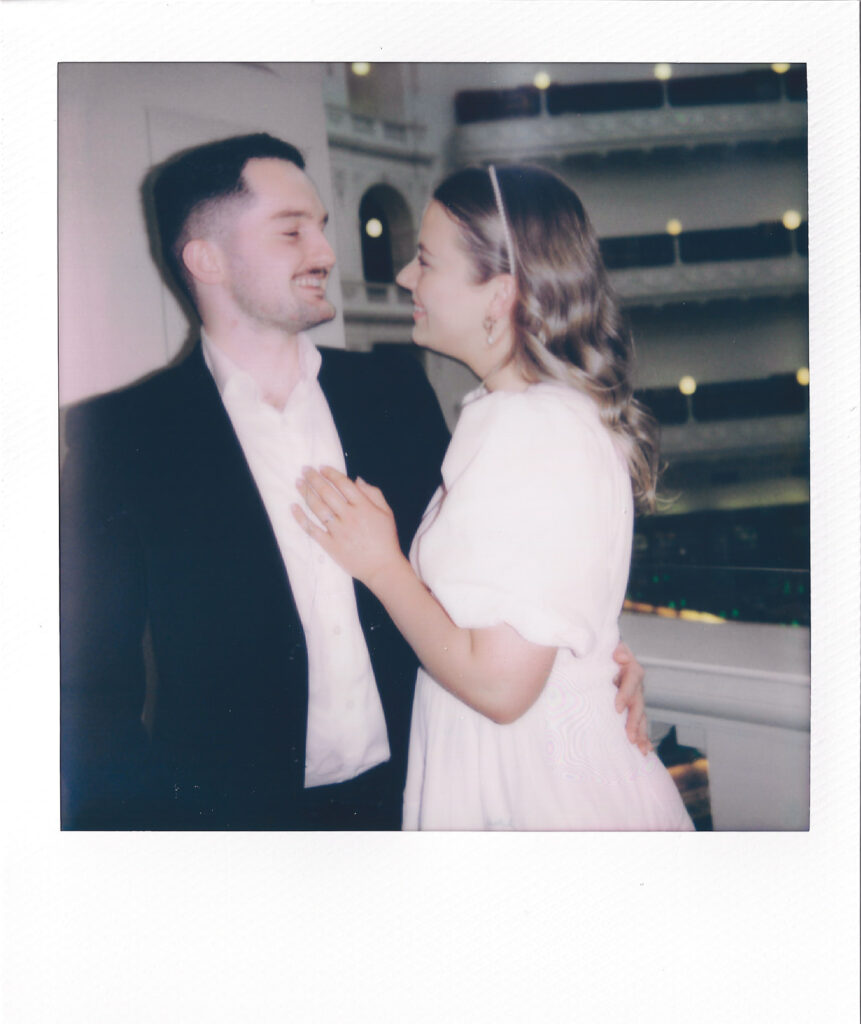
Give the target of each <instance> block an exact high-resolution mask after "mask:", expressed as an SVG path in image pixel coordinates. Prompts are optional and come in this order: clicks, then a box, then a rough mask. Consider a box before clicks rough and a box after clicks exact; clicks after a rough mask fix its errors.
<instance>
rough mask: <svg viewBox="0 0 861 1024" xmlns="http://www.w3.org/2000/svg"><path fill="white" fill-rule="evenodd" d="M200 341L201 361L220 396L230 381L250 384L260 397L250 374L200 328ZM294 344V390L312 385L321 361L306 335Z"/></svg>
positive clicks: (297, 337)
mask: <svg viewBox="0 0 861 1024" xmlns="http://www.w3.org/2000/svg"><path fill="white" fill-rule="evenodd" d="M200 341H201V347H202V349H203V360H204V362H205V363H206V366H207V369H208V370H209V372H210V373H211V374H212V379H213V380H214V381H215V386H216V387H217V388H218V393H219V394H220V395H224V389H225V388H226V387H227V385H228V384H229V383H230V382H231V381H233V380H236V381H237V383H239V382H243V381H244V382H246V383H245V386H246V387H248V384H249V383H250V385H251V388H252V389H253V393H254V394H255V395H256V396H257V397H258V398H260V397H261V396H260V389H259V387H258V386H257V383H256V381H255V380H254V378H253V377H252V376H251V374H250V373H249V372H248V371H247V370H243V369H242V368H241V367H239V366H237V365H236V363H234V362H233V360H232V359H231V358H230V356H228V355H227V354H226V353H225V352H224V351H223V349H221V348H219V347H218V345H216V344H215V342H214V341H212V339H211V338H210V337H209V336H208V335H207V333H206V331H205V330H204V329H203V328H202V327H201V329H200ZM296 343H297V346H298V349H299V380H298V381H297V383H296V389H298V388H299V387H300V386H302V385H305V386H307V385H308V384H313V383H314V381H315V380H316V379H317V376H318V374H319V373H320V364H321V363H322V361H323V357H322V356H321V355H320V352H319V351H318V349H317V346H316V345H315V344H314V343H313V341H311V339H310V338H309V337H308V335H307V334H297V335H296ZM296 389H294V391H295V390H296ZM291 397H292V396H291Z"/></svg>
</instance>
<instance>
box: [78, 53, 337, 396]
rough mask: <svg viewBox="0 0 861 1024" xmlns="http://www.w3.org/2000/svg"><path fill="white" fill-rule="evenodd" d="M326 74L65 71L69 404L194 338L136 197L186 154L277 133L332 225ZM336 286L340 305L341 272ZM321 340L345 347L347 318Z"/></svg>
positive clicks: (153, 68) (183, 67) (85, 67)
mask: <svg viewBox="0 0 861 1024" xmlns="http://www.w3.org/2000/svg"><path fill="white" fill-rule="evenodd" d="M322 72H323V66H322V65H313V64H296V65H277V66H276V67H275V68H274V69H273V68H264V67H258V66H254V65H240V64H158V63H152V64H61V65H60V69H59V266H60V294H59V302H60V312H59V321H60V401H61V403H63V404H65V403H69V402H73V401H76V400H78V399H81V398H84V397H87V396H89V395H92V394H96V393H100V392H103V391H108V390H111V389H113V388H116V387H119V386H121V385H124V384H127V383H129V382H131V381H133V380H135V379H137V378H138V377H140V376H142V375H144V374H146V373H148V372H150V371H152V370H155V369H157V368H158V367H160V366H163V365H164V364H166V363H167V362H169V361H170V359H171V358H173V356H174V355H176V353H177V352H178V351H179V349H180V348H181V346H182V344H183V341H184V340H185V338H186V336H187V334H188V324H187V322H186V320H185V318H184V317H183V315H182V313H181V311H180V309H179V306H178V305H177V303H176V302H175V300H174V299H173V297H172V296H171V294H170V293H169V292H168V290H167V289H166V288H165V287H164V285H163V284H162V282H161V280H160V278H159V276H158V273H157V271H156V269H155V266H154V265H153V262H152V260H151V258H150V254H149V248H148V241H147V237H146V233H145V229H144V222H143V216H142V207H141V201H140V194H139V189H140V185H141V182H142V180H143V177H144V175H145V173H146V171H147V169H148V168H149V167H150V166H151V165H152V164H153V163H156V162H158V161H160V160H162V159H164V158H165V157H167V156H169V155H170V154H171V153H172V152H175V151H177V150H179V149H182V148H184V147H185V146H189V145H194V144H197V143H200V142H205V141H209V140H212V139H215V138H220V137H223V136H226V135H232V134H240V133H244V132H249V131H260V130H263V131H269V132H271V133H273V134H275V135H279V136H281V137H283V138H286V139H287V140H288V141H290V142H293V143H294V144H296V145H297V146H298V147H299V149H300V150H302V152H303V154H304V155H305V158H306V160H307V165H308V172H309V174H310V176H311V177H312V179H313V180H314V182H315V183H316V185H317V187H318V188H319V190H320V193H321V195H322V197H323V201H324V203H326V205H327V206H328V207H329V209H330V211H331V212H332V214H333V216H334V209H333V206H334V204H333V203H332V199H331V194H332V189H331V182H330V172H329V159H328V143H327V140H326V128H325V118H324V114H323V100H322V88H321V77H322ZM331 231H332V237H334V232H335V227H334V225H333V227H332V228H331ZM329 287H330V294H331V296H332V298H333V301H334V302H335V304H336V306H339V305H340V283H339V278H338V276H337V271H336V274H335V276H334V277H333V279H332V281H331V283H330V286H329ZM315 336H316V340H317V341H319V342H321V343H323V344H334V345H343V344H344V330H343V321H342V319H341V317H340V316H339V317H338V318H337V319H336V320H335V321H334V322H333V323H331V324H327V325H325V326H323V327H321V328H318V329H316V330H315Z"/></svg>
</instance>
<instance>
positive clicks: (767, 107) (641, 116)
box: [455, 101, 807, 163]
mask: <svg viewBox="0 0 861 1024" xmlns="http://www.w3.org/2000/svg"><path fill="white" fill-rule="evenodd" d="M806 134H807V106H806V104H803V103H792V102H789V101H783V102H779V103H750V104H742V105H735V104H733V105H724V106H708V107H705V106H704V107H684V108H673V107H669V106H664V107H661V108H659V109H657V110H635V111H615V112H613V113H596V114H592V113H589V114H565V115H560V116H550V115H548V114H547V113H546V112H544V111H542V112H541V114H540V115H539V116H536V117H528V118H512V119H505V120H499V121H487V122H480V123H476V124H465V125H460V126H459V127H458V128H457V131H456V136H455V145H456V152H457V159H458V162H462V163H480V162H483V161H485V162H490V161H494V160H499V161H508V162H513V163H516V162H518V161H527V162H528V161H532V160H541V161H546V160H550V161H552V160H564V159H565V158H567V157H570V156H573V155H581V154H583V155H585V154H597V155H605V154H607V153H611V152H614V151H619V150H629V149H634V150H645V151H648V150H654V149H661V148H666V147H678V146H682V147H686V148H693V147H696V146H703V145H712V144H719V143H732V144H735V143H740V142H754V141H761V142H775V143H777V142H782V141H783V140H785V139H798V138H804V137H805V136H806Z"/></svg>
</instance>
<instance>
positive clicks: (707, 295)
mask: <svg viewBox="0 0 861 1024" xmlns="http://www.w3.org/2000/svg"><path fill="white" fill-rule="evenodd" d="M610 280H611V281H612V282H613V287H614V289H615V290H616V294H617V295H618V296H619V299H620V300H621V302H622V304H623V305H630V304H633V303H636V304H637V305H663V304H665V303H668V302H679V301H681V300H688V299H693V300H699V301H705V300H712V299H725V298H755V297H758V296H763V295H798V294H803V293H804V292H806V291H807V260H806V259H805V258H804V257H802V256H799V255H798V254H793V255H791V256H784V257H779V258H770V259H755V260H727V261H725V262H724V261H721V262H715V263H698V264H690V263H681V262H678V260H677V262H676V263H674V264H672V265H670V266H666V267H634V268H631V269H630V270H613V271H611V272H610Z"/></svg>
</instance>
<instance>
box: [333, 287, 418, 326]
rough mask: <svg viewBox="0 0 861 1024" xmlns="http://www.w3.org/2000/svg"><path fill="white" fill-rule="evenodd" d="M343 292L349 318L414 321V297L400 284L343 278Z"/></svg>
mask: <svg viewBox="0 0 861 1024" xmlns="http://www.w3.org/2000/svg"><path fill="white" fill-rule="evenodd" d="M341 291H342V294H343V296H344V316H345V317H346V318H347V319H348V320H349V319H353V320H384V321H386V322H390V323H398V324H402V323H409V322H411V321H412V315H413V300H412V297H411V296H410V293H409V292H407V291H404V289H403V288H399V287H398V286H397V285H396V284H393V283H392V284H387V283H384V282H374V281H342V282H341Z"/></svg>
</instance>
